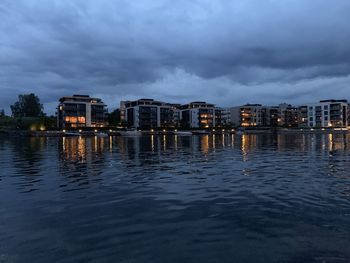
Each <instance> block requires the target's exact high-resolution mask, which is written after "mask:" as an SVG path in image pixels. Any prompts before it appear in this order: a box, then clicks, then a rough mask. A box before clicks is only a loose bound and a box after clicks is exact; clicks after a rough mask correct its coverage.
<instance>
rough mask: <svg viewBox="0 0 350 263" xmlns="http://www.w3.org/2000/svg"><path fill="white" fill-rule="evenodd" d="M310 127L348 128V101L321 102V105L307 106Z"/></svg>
mask: <svg viewBox="0 0 350 263" xmlns="http://www.w3.org/2000/svg"><path fill="white" fill-rule="evenodd" d="M306 106H307V113H308V114H307V116H308V117H307V118H308V119H307V126H308V127H311V128H312V127H316V128H317V127H340V128H342V127H347V125H348V101H347V100H321V101H320V102H319V103H312V104H307V105H306Z"/></svg>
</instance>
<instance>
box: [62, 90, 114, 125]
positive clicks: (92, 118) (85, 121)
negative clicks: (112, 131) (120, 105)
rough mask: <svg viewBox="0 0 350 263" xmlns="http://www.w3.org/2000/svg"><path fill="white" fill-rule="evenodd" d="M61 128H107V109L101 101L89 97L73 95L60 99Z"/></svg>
mask: <svg viewBox="0 0 350 263" xmlns="http://www.w3.org/2000/svg"><path fill="white" fill-rule="evenodd" d="M57 125H58V127H59V128H79V127H105V126H107V125H108V123H107V108H106V105H105V104H104V103H103V102H102V100H101V99H98V98H91V97H90V96H88V95H73V96H70V97H62V98H60V99H59V104H58V107H57Z"/></svg>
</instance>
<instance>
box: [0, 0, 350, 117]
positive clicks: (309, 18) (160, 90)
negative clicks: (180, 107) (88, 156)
mask: <svg viewBox="0 0 350 263" xmlns="http://www.w3.org/2000/svg"><path fill="white" fill-rule="evenodd" d="M349 14H350V1H349V0H333V1H329V0H307V1H306V0H283V1H282V0H176V1H175V0H135V1H130V0H15V1H14V0H1V1H0V108H5V109H6V110H7V113H9V105H10V104H11V103H13V102H14V101H15V100H16V98H17V95H18V94H22V93H29V92H34V93H36V94H37V95H38V96H39V97H40V99H41V100H42V102H43V103H44V106H45V111H46V112H48V113H53V112H54V109H55V106H56V104H57V99H58V98H59V97H61V96H66V95H72V94H90V95H92V96H98V97H101V98H103V100H104V101H105V102H106V103H107V104H108V105H109V109H113V108H116V107H118V105H119V101H120V100H126V99H136V98H140V97H147V98H155V99H159V100H164V101H169V102H180V103H185V102H189V101H193V100H207V101H209V102H212V103H216V104H217V105H219V106H235V105H239V104H244V103H247V102H250V103H257V102H259V103H263V104H277V103H279V102H290V103H294V104H300V103H304V102H313V101H316V100H319V99H326V98H347V99H350V15H349Z"/></svg>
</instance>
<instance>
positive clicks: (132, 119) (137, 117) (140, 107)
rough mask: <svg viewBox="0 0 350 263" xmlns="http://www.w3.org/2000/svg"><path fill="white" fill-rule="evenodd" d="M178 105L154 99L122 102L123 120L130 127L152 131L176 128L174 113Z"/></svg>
mask: <svg viewBox="0 0 350 263" xmlns="http://www.w3.org/2000/svg"><path fill="white" fill-rule="evenodd" d="M176 107H177V106H176V105H175V104H171V103H165V102H161V101H156V100H153V99H139V100H135V101H121V102H120V114H121V116H120V117H121V120H122V121H125V122H126V123H127V126H128V127H132V128H141V129H151V128H167V127H175V119H174V112H175V110H176Z"/></svg>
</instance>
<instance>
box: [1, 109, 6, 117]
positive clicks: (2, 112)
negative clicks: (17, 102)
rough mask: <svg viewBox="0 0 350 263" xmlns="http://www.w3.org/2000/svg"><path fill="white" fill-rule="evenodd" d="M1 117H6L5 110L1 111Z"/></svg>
mask: <svg viewBox="0 0 350 263" xmlns="http://www.w3.org/2000/svg"><path fill="white" fill-rule="evenodd" d="M0 117H5V110H4V109H2V110H1V111H0Z"/></svg>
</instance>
